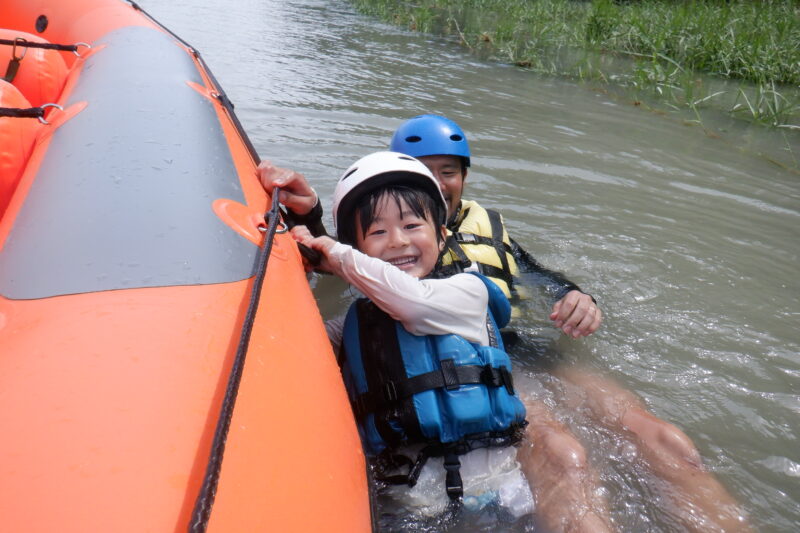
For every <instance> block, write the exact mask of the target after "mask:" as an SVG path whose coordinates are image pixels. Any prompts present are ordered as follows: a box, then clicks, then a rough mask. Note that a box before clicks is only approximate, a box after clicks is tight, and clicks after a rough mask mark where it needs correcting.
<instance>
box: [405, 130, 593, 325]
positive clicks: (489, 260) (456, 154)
mask: <svg viewBox="0 0 800 533" xmlns="http://www.w3.org/2000/svg"><path fill="white" fill-rule="evenodd" d="M390 149H391V150H393V151H396V152H401V153H404V154H408V155H410V156H413V157H415V158H417V159H419V160H420V161H422V162H423V163H424V164H425V165H426V166H427V167H428V169H429V170H430V171H431V172H432V173H433V175H434V176H435V177H436V179H437V180H438V181H439V185H440V186H441V188H442V192H443V193H444V195H445V199H446V200H447V204H448V212H449V217H448V221H447V229H448V239H447V253H445V255H444V256H443V262H444V265H445V267H446V270H445V271H449V272H458V271H460V270H462V269H463V268H465V267H467V266H469V265H470V264H472V263H473V262H474V263H475V264H477V265H478V268H479V269H480V272H481V273H483V274H484V275H486V276H487V277H489V278H490V279H491V280H492V281H494V282H495V283H497V285H498V286H500V287H501V288H502V289H503V292H505V293H506V295H507V296H511V294H512V293H513V292H514V279H515V278H516V277H517V276H518V274H519V267H520V266H521V267H522V268H523V269H524V271H526V272H531V273H536V274H537V280H540V283H541V284H543V285H544V286H545V287H546V288H547V289H548V292H549V293H551V294H552V295H553V296H554V300H555V304H554V305H553V309H552V312H551V314H550V318H551V320H554V321H555V325H556V327H558V328H561V329H562V330H563V331H564V332H565V333H566V334H568V335H572V336H573V337H580V336H586V335H590V334H591V333H594V332H595V331H596V330H597V328H598V327H599V326H600V323H601V321H602V312H601V311H600V309H599V308H598V307H597V305H596V303H595V301H594V299H593V298H592V297H591V296H590V295H588V294H585V293H583V292H582V291H581V289H580V287H578V286H577V285H576V284H574V283H572V282H571V281H570V280H568V279H567V278H566V277H564V276H563V275H562V274H560V273H558V272H554V271H552V270H548V269H546V268H544V267H543V266H542V265H540V264H539V263H538V262H537V261H536V260H535V259H534V258H533V257H532V256H531V255H530V254H529V253H527V252H526V251H525V250H523V249H522V247H520V246H519V244H517V242H516V241H514V240H513V239H511V238H510V237H509V235H508V232H507V231H506V228H505V224H504V223H503V218H502V216H501V215H500V214H499V213H498V212H497V211H494V210H491V209H484V208H483V207H481V206H480V205H479V204H478V203H477V202H475V201H472V200H464V199H463V198H462V193H463V190H464V182H465V180H466V179H467V169H468V168H469V166H470V149H469V143H468V142H467V136H466V134H465V133H464V132H463V130H462V129H461V128H460V127H459V126H458V124H456V123H455V122H453V121H452V120H450V119H448V118H445V117H442V116H439V115H419V116H417V117H414V118H411V119H409V120H407V121H406V122H404V123H403V124H401V125H400V127H399V128H397V130H396V131H395V133H394V135H393V136H392V141H391V144H390Z"/></svg>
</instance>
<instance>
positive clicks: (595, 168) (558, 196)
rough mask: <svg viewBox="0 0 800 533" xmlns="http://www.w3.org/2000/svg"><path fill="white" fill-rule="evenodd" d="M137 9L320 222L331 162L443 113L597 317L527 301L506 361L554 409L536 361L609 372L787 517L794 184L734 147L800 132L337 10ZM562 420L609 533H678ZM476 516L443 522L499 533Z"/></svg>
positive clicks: (474, 178)
mask: <svg viewBox="0 0 800 533" xmlns="http://www.w3.org/2000/svg"><path fill="white" fill-rule="evenodd" d="M141 3H142V5H143V7H144V8H145V9H147V10H148V11H149V12H150V13H151V14H152V15H154V16H155V17H156V18H157V19H159V20H160V21H161V22H162V23H164V24H165V25H167V26H168V27H169V28H170V29H172V30H173V31H174V32H176V33H177V34H178V35H180V36H181V37H182V38H184V39H185V40H187V41H188V42H189V43H191V44H192V45H194V46H195V47H197V48H198V49H199V50H200V51H201V52H202V54H203V57H204V58H205V60H206V62H207V63H208V64H209V65H210V67H211V69H212V70H213V71H214V73H215V75H216V76H217V78H218V79H219V81H220V82H221V84H222V85H223V86H224V88H225V90H226V91H227V93H228V96H229V97H230V98H231V99H232V100H233V102H234V103H235V104H236V110H237V113H238V115H239V118H240V119H241V121H242V122H243V124H244V127H245V129H246V130H247V131H248V134H249V135H250V137H251V139H252V141H253V143H254V144H255V146H256V148H257V150H258V152H259V153H260V154H261V156H262V157H263V158H267V159H271V160H272V161H273V162H275V163H276V164H278V165H280V166H287V167H290V168H293V169H295V170H298V171H300V172H303V173H304V174H306V176H307V177H308V178H309V180H310V181H311V182H312V183H313V184H314V185H315V187H316V188H317V190H318V192H319V193H320V196H321V197H322V200H323V205H325V207H326V210H327V211H328V212H329V209H328V207H329V205H330V200H331V194H332V192H333V187H334V185H335V182H336V179H337V178H338V176H339V175H340V173H341V172H342V170H344V169H345V168H346V167H347V166H348V165H349V164H350V163H352V162H353V161H355V160H356V159H357V158H359V157H361V156H363V155H365V154H367V153H369V152H371V151H374V150H378V149H383V148H385V147H386V146H387V144H388V141H389V138H390V136H391V133H392V132H393V130H394V128H396V127H397V126H398V125H399V124H400V123H401V122H402V121H403V120H404V119H406V118H409V117H411V116H414V115H417V114H420V113H424V112H434V113H440V114H444V115H447V116H449V117H451V118H454V119H455V120H456V121H457V122H459V124H460V125H461V126H462V127H463V128H464V129H465V131H466V132H467V134H468V136H469V138H470V142H471V147H472V152H473V167H472V169H471V170H470V173H469V179H468V180H467V182H466V194H465V197H466V198H470V199H475V200H478V201H479V202H480V203H481V204H483V205H485V206H491V207H494V208H496V209H498V210H500V211H501V212H502V213H503V214H504V216H505V219H506V223H507V225H508V228H509V231H510V233H511V235H512V236H513V237H514V238H515V239H516V240H517V241H518V242H519V243H520V244H521V245H522V246H523V247H524V248H525V249H527V250H528V251H529V252H531V253H532V254H533V255H534V256H535V257H536V258H537V259H538V260H539V261H540V262H542V263H543V264H545V265H546V266H548V267H550V268H552V269H555V270H559V271H562V272H564V273H566V274H567V275H568V277H569V278H570V279H572V280H573V281H575V282H576V283H578V284H579V285H580V286H581V287H582V288H584V289H585V290H586V291H587V292H590V293H592V294H593V295H594V296H595V297H596V298H597V300H598V302H599V304H600V305H601V308H602V309H603V312H604V313H605V322H604V324H603V326H602V328H601V330H600V331H599V332H598V333H596V334H595V335H593V336H592V337H590V338H588V339H583V340H571V339H567V338H562V337H559V335H558V334H557V332H556V331H555V330H554V329H553V328H552V327H551V325H550V324H549V322H548V320H547V316H546V315H547V312H548V308H549V304H548V303H547V302H546V301H545V299H544V297H543V296H544V295H542V294H538V293H537V292H536V290H535V289H533V290H532V291H531V298H530V299H529V300H527V301H525V302H523V303H522V304H521V307H522V310H523V312H522V314H521V316H519V317H517V318H516V319H515V321H514V324H513V325H514V328H515V329H516V330H517V331H518V333H519V334H520V336H521V337H522V338H523V339H524V342H523V347H522V350H521V352H520V353H519V354H518V356H517V371H518V372H520V373H522V374H526V375H528V374H529V375H531V380H530V383H532V384H533V385H531V386H534V387H536V386H540V387H541V388H542V390H545V391H546V393H545V395H546V397H547V399H548V401H553V402H554V403H555V404H558V405H562V404H561V403H560V402H559V396H560V395H561V394H562V393H563V392H564V391H562V390H561V388H562V387H560V385H559V384H558V383H557V382H556V383H553V380H552V379H551V378H550V377H548V376H549V375H548V374H547V373H546V372H542V371H541V370H540V368H539V365H537V364H536V361H535V359H536V354H537V353H539V352H543V353H545V357H551V356H552V354H554V353H557V354H558V356H557V357H558V359H559V360H560V363H559V364H563V365H569V364H571V363H578V364H580V365H581V366H582V367H583V368H584V369H589V370H590V371H591V372H595V373H598V374H602V375H604V376H608V377H611V378H613V379H614V380H616V381H617V382H618V383H619V384H621V385H622V386H624V387H626V388H628V389H630V390H633V391H635V392H636V393H637V394H638V395H639V396H640V397H641V398H643V400H644V401H645V402H646V404H647V405H648V407H649V408H650V409H651V410H652V411H653V412H654V413H655V414H656V415H658V416H659V417H661V418H664V419H666V420H669V421H671V422H673V423H675V424H676V425H678V426H679V427H680V428H681V429H682V430H684V431H685V432H686V433H687V434H688V435H689V436H690V437H691V438H692V439H693V441H694V442H695V444H696V445H697V447H698V448H699V450H700V452H701V454H702V456H703V458H704V461H705V463H706V465H707V467H708V468H709V470H711V471H712V472H714V473H715V475H716V476H717V477H718V479H720V480H721V481H722V483H723V484H724V485H725V486H726V487H727V488H728V490H729V491H730V492H731V493H732V494H733V495H735V497H736V498H737V499H738V500H740V501H741V502H742V503H743V505H744V506H745V508H746V509H747V510H748V511H749V513H750V515H751V521H752V522H753V524H754V525H755V526H756V527H757V528H758V529H759V530H760V531H793V530H794V528H795V527H796V524H797V523H800V447H799V446H798V445H797V442H798V437H800V424H798V415H800V356H799V355H798V354H799V353H800V333H798V329H799V328H798V325H800V320H799V319H800V283H798V262H799V261H800V257H798V256H799V255H800V230H798V228H799V227H800V175H798V173H796V172H794V171H792V170H788V169H786V168H785V167H783V166H781V165H776V164H774V163H772V162H770V159H776V158H771V157H769V153H766V154H765V155H759V154H758V153H756V150H749V149H747V148H746V147H747V146H748V145H749V144H750V145H757V146H759V151H763V150H765V147H767V148H766V149H767V150H768V147H770V146H775V147H776V148H775V149H776V150H780V149H782V148H781V147H782V146H783V147H785V145H786V143H787V142H788V143H794V147H795V148H797V147H798V144H800V140H799V139H798V138H797V137H794V138H791V137H789V138H788V140H787V138H786V137H784V136H779V135H777V134H775V133H773V132H770V131H769V130H766V129H764V130H758V131H756V132H754V131H753V129H752V128H743V129H742V132H737V131H731V132H729V133H728V134H727V135H726V136H723V137H715V136H709V135H706V134H705V133H704V132H703V131H702V130H701V129H700V128H698V127H692V126H686V125H685V124H684V122H683V121H682V120H681V119H680V118H678V117H675V116H670V115H662V114H656V113H651V112H648V111H646V110H643V109H641V108H640V107H636V106H633V105H630V104H629V103H627V102H624V101H621V100H618V99H613V98H612V97H610V96H609V95H608V94H606V93H603V92H597V91H593V90H591V89H590V88H588V87H586V86H581V85H576V84H574V83H571V82H566V81H560V80H554V79H548V78H542V77H538V76H536V75H533V74H530V73H527V72H523V71H520V70H518V69H516V68H513V67H508V66H504V65H498V64H494V63H488V62H482V61H479V60H477V59H475V58H473V57H471V56H469V55H468V54H467V53H466V52H465V51H464V50H463V49H462V48H460V47H458V46H457V45H456V44H454V43H451V42H448V41H446V40H442V39H437V38H430V37H426V36H423V35H418V34H413V33H410V32H406V31H403V30H400V29H397V28H393V27H391V26H387V25H384V24H381V23H378V22H376V21H375V20H372V19H369V18H367V17H363V16H361V15H358V14H356V13H355V12H354V11H353V9H352V8H351V6H350V5H349V4H347V3H346V2H344V1H343V0H303V1H300V0H298V1H291V2H283V1H277V0H240V1H238V2H236V3H227V4H226V3H220V2H211V1H210V0H172V1H170V2H166V1H159V0H146V1H143V2H141ZM745 135H746V136H755V137H756V138H755V139H754V140H753V141H752V143H750V142H748V141H747V139H745V140H744V141H743V137H741V136H745ZM742 147H745V148H742ZM777 159H780V158H777ZM326 223H327V225H328V226H329V227H332V224H330V216H329V214H327V215H326ZM315 290H316V294H317V296H318V298H319V300H320V306H321V309H322V310H323V313H324V314H325V315H329V316H330V315H333V314H335V313H336V312H337V311H338V310H339V309H338V307H340V306H341V305H343V296H342V295H343V292H345V291H344V290H343V286H342V285H341V284H337V283H336V282H334V281H333V280H331V279H323V280H319V281H318V282H317V286H316V289H315ZM557 411H558V414H559V416H561V417H562V418H563V420H564V421H565V422H567V423H568V424H569V425H570V427H571V428H572V429H573V430H574V431H575V432H576V433H577V434H579V435H580V436H581V438H582V440H583V441H584V443H585V444H586V445H587V448H588V450H589V454H590V456H591V458H592V460H593V462H595V463H596V464H597V465H598V468H599V469H600V474H601V477H602V479H603V481H604V485H605V486H606V487H607V491H608V497H609V499H610V501H611V505H612V510H613V511H612V516H613V518H614V521H615V523H616V524H617V526H618V527H619V528H620V529H621V530H623V531H673V530H676V531H680V530H681V529H680V527H679V526H676V525H675V524H674V522H673V517H671V516H670V515H669V513H667V512H665V511H664V503H663V500H662V498H663V495H662V494H661V493H659V492H658V491H656V490H652V489H650V488H648V487H650V484H648V480H647V479H646V478H647V476H646V474H644V473H643V472H641V471H640V467H639V466H637V465H638V462H637V461H636V457H635V455H636V453H635V448H633V447H631V445H630V443H627V442H625V441H624V440H623V439H620V438H619V437H618V436H615V435H614V434H609V433H608V432H605V431H602V430H600V429H599V428H596V427H594V426H593V424H592V423H591V422H590V421H589V419H588V417H586V416H584V415H585V413H582V412H581V409H580V408H578V409H571V408H568V407H558V408H557ZM309 507H313V502H309ZM482 520H483V519H478V520H473V521H472V522H470V523H461V524H458V525H457V526H456V527H455V528H454V530H461V531H477V530H486V531H493V530H496V528H497V525H496V524H493V523H492V522H491V521H489V522H486V523H484V521H482ZM516 527H517V528H519V527H521V526H519V525H518V526H516Z"/></svg>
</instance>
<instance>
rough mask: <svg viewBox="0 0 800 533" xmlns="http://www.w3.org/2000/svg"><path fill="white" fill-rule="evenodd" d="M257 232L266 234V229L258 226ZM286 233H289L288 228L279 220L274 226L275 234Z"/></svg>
mask: <svg viewBox="0 0 800 533" xmlns="http://www.w3.org/2000/svg"><path fill="white" fill-rule="evenodd" d="M258 231H260V232H261V233H266V232H267V227H266V226H259V227H258ZM287 231H289V226H287V225H286V223H285V222H284V221H283V220H279V221H278V223H277V224H276V225H275V233H286V232H287Z"/></svg>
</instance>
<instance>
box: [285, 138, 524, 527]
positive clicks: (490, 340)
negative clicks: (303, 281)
mask: <svg viewBox="0 0 800 533" xmlns="http://www.w3.org/2000/svg"><path fill="white" fill-rule="evenodd" d="M334 196H335V197H334V206H333V216H334V221H335V224H336V229H337V235H338V238H339V240H338V242H337V241H335V240H333V239H332V238H330V237H327V236H322V237H316V238H315V237H313V236H312V235H311V233H310V232H309V231H308V230H307V229H306V228H303V227H302V226H298V227H296V228H295V229H294V230H293V234H294V236H295V238H296V239H297V240H298V241H299V242H301V243H303V244H305V245H306V246H309V247H311V248H313V249H315V250H318V251H319V252H321V254H322V256H323V259H322V263H321V265H320V268H322V269H323V270H327V271H329V272H332V273H334V274H336V275H338V276H340V277H342V278H343V279H344V280H346V281H347V282H349V283H350V284H352V285H353V286H355V287H356V288H357V289H358V290H359V291H360V292H361V293H363V294H364V295H365V296H366V298H365V299H361V300H359V301H357V302H356V303H354V304H353V305H352V306H351V308H350V311H349V312H348V315H347V318H346V319H345V320H344V324H343V334H342V339H341V349H340V350H339V363H340V365H341V368H342V374H343V377H344V381H345V385H346V387H347V390H348V395H349V397H350V400H351V404H352V406H353V411H354V414H355V416H356V420H357V423H358V427H359V431H360V433H361V437H362V442H363V443H364V447H365V451H366V452H367V455H368V456H370V457H371V458H372V460H373V463H374V465H375V468H376V477H377V478H378V479H379V480H382V481H384V482H386V483H387V484H388V485H387V487H386V488H385V490H384V493H385V494H387V495H388V496H389V498H390V499H391V500H393V501H394V502H395V504H397V505H400V506H401V508H402V509H403V510H404V511H406V512H408V511H411V512H412V513H416V514H417V516H433V515H437V514H439V513H441V512H443V511H444V510H446V509H453V508H457V507H460V506H462V505H463V506H464V507H466V508H468V509H471V510H480V509H483V508H485V507H487V506H492V508H497V509H502V510H503V512H504V513H506V514H507V515H509V516H512V517H515V518H519V517H521V516H523V515H529V514H530V513H531V512H532V510H533V497H532V494H531V491H530V487H529V485H528V483H527V481H526V478H525V476H524V474H523V473H522V471H521V470H520V468H519V464H518V462H517V460H516V449H515V448H514V447H513V446H512V445H513V444H516V443H518V442H519V441H520V440H521V438H522V436H523V435H524V428H525V426H526V425H527V422H526V421H525V408H524V406H523V404H522V402H521V401H520V400H519V398H518V397H517V396H516V394H515V391H514V387H513V382H512V378H511V363H510V360H509V358H508V355H507V354H506V353H505V352H504V351H503V350H502V340H501V339H500V335H499V329H498V325H499V326H502V325H504V324H505V322H507V321H508V319H509V315H510V306H509V303H508V300H507V298H506V297H505V296H504V295H503V293H502V291H501V290H500V289H499V288H498V287H497V286H496V285H495V284H494V283H493V282H491V281H489V280H488V279H487V278H484V277H483V276H481V275H480V274H477V273H476V274H471V273H460V274H456V275H453V276H450V277H448V278H445V279H433V278H432V274H435V273H434V270H435V268H436V266H437V264H439V259H440V254H441V251H442V250H443V248H444V237H445V229H444V222H445V217H446V213H447V207H446V204H445V201H444V198H443V196H442V193H441V191H440V189H439V187H438V185H437V183H436V180H435V179H434V178H433V176H432V175H431V174H430V172H429V171H428V169H427V168H426V167H425V166H424V165H423V164H421V163H420V162H419V161H417V160H415V159H413V158H411V157H409V156H406V155H403V154H398V153H393V152H378V153H374V154H371V155H369V156H366V157H364V158H362V159H360V160H359V161H357V162H356V163H355V164H354V165H353V166H351V167H350V168H349V169H348V170H347V171H346V172H345V174H344V175H343V176H342V178H341V179H340V180H339V183H338V184H337V187H336V192H335V195H334Z"/></svg>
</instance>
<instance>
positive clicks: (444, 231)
mask: <svg viewBox="0 0 800 533" xmlns="http://www.w3.org/2000/svg"><path fill="white" fill-rule="evenodd" d="M439 231H440V232H441V234H442V238H441V239H440V240H439V251H440V252H441V251H442V250H444V241H445V240H447V227H446V226H444V225H442V226H441V227H440V228H439Z"/></svg>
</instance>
